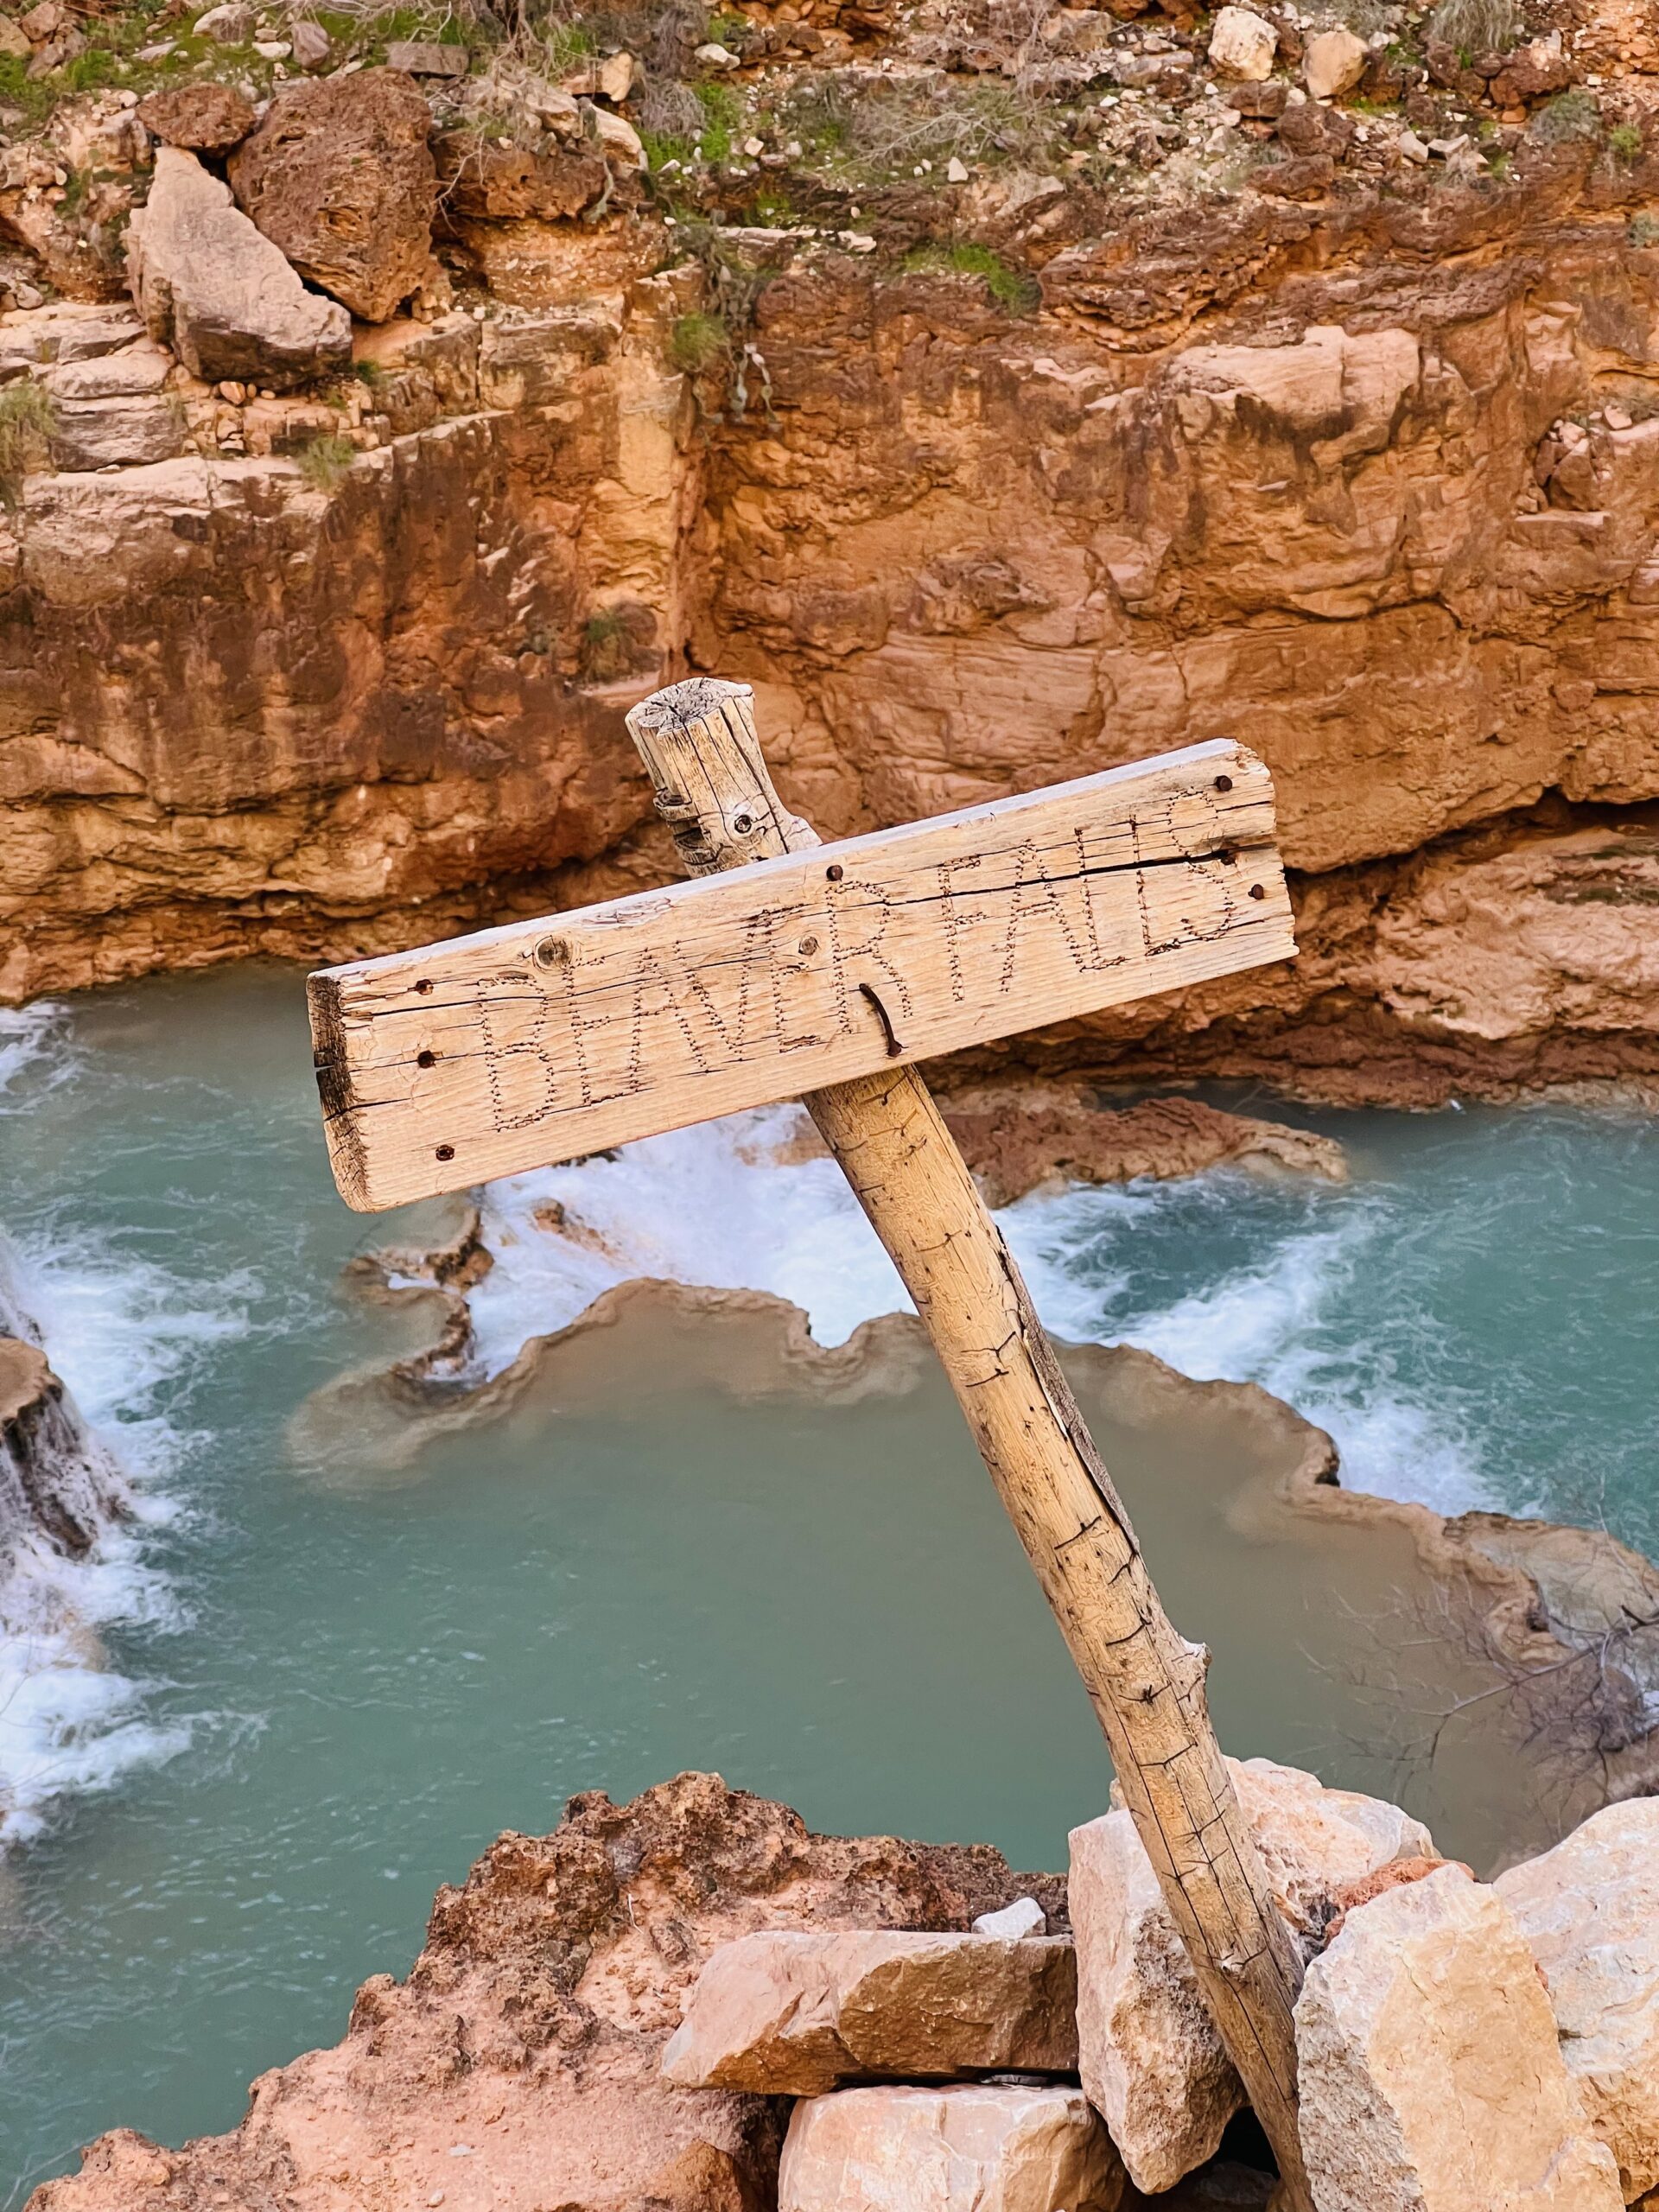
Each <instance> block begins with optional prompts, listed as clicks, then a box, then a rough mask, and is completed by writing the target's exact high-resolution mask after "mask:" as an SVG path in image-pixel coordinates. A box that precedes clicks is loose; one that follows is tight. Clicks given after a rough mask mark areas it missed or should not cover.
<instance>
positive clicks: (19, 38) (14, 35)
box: [0, 16, 35, 61]
mask: <svg viewBox="0 0 1659 2212" xmlns="http://www.w3.org/2000/svg"><path fill="white" fill-rule="evenodd" d="M34 51H35V49H34V48H33V47H32V46H31V45H30V44H29V33H28V32H27V31H26V30H24V29H22V28H21V26H20V25H18V24H17V23H16V22H13V20H12V18H11V17H10V16H0V54H11V55H12V56H14V58H15V59H16V60H19V61H27V60H29V56H30V55H31V54H33V53H34Z"/></svg>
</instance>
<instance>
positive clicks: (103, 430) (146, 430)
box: [48, 394, 185, 469]
mask: <svg viewBox="0 0 1659 2212" xmlns="http://www.w3.org/2000/svg"><path fill="white" fill-rule="evenodd" d="M184 441H185V418H184V412H183V410H182V409H181V408H180V407H178V406H177V405H175V403H174V402H173V401H172V400H170V399H168V398H166V397H162V396H161V395H159V394H152V395H150V396H149V397H142V396H130V395H126V394H118V395H115V396H113V397H109V398H105V399H66V400H60V402H59V403H58V404H57V406H56V407H55V408H54V422H53V427H52V433H51V436H50V439H49V441H48V442H49V444H50V446H51V449H52V461H53V465H54V467H58V468H67V469H89V468H111V467H116V468H134V467H144V466H145V465H146V464H147V463H149V462H150V461H171V460H172V459H173V458H174V456H175V454H181V453H182V452H183V450H184Z"/></svg>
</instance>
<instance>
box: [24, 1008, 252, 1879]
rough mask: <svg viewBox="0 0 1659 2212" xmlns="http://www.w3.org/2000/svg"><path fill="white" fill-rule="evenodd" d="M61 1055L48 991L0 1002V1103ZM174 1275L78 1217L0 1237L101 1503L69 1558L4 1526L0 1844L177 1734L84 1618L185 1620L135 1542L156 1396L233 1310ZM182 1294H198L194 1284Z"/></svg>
mask: <svg viewBox="0 0 1659 2212" xmlns="http://www.w3.org/2000/svg"><path fill="white" fill-rule="evenodd" d="M74 1064H75V1063H74V1058H73V1040H72V1039H71V1036H70V1033H69V1030H68V1026H67V1021H66V1020H65V1019H64V1018H63V1016H62V1014H61V1012H60V1009H59V1008H57V1007H50V1006H48V1007H31V1008H29V1009H27V1010H25V1012H24V1013H23V1014H21V1015H17V1014H0V1114H3V1113H7V1112H17V1111H22V1110H28V1109H29V1105H30V1104H32V1103H35V1101H37V1100H38V1097H39V1096H40V1094H41V1091H42V1090H49V1089H51V1088H53V1087H54V1086H55V1085H56V1084H58V1083H59V1082H60V1081H62V1080H64V1079H66V1078H67V1076H68V1075H69V1074H70V1073H71V1072H73V1067H74ZM25 1073H27V1074H28V1075H29V1077H30V1080H29V1086H28V1089H29V1096H28V1097H27V1098H26V1097H24V1096H21V1095H20V1088H19V1079H20V1078H21V1077H22V1076H23V1075H24V1074H25ZM183 1293H184V1286H182V1285H181V1283H179V1282H178V1281H175V1280H174V1279H173V1278H172V1277H171V1276H170V1275H169V1274H168V1273H167V1271H166V1270H165V1269H163V1268H160V1267H158V1266H156V1265H155V1264H154V1263H152V1262H149V1261H146V1260H143V1259H142V1258H135V1257H132V1256H130V1255H126V1254H122V1253H118V1252H117V1251H116V1250H114V1249H111V1247H109V1246H108V1245H106V1244H105V1243H101V1242H100V1240H99V1238H97V1237H96V1236H92V1235H90V1234H86V1233H76V1232H71V1233H67V1234H66V1233H63V1232H62V1231H60V1230H58V1229H57V1228H55V1227H54V1228H53V1229H51V1230H48V1231H47V1232H46V1233H44V1234H41V1233H40V1232H37V1233H36V1236H35V1238H34V1239H31V1240H29V1241H28V1242H25V1243H10V1244H8V1243H6V1242H5V1241H4V1240H3V1239H0V1328H3V1329H5V1330H7V1331H9V1332H10V1333H13V1334H17V1335H22V1336H25V1337H29V1338H33V1339H34V1340H35V1342H37V1343H40V1344H43V1345H44V1347H45V1349H46V1351H47V1353H48V1357H49V1358H50V1359H51V1361H52V1363H53V1366H54V1370H55V1371H56V1372H57V1373H58V1374H59V1375H60V1376H61V1378H62V1379H63V1381H64V1383H65V1384H66V1385H67V1389H68V1392H69V1394H70V1398H71V1400H72V1402H73V1421H74V1424H75V1427H76V1428H77V1429H78V1430H79V1433H80V1442H81V1446H82V1447H83V1448H84V1451H85V1454H86V1460H87V1462H88V1463H89V1464H91V1465H92V1466H93V1467H94V1468H95V1469H96V1471H97V1479H96V1484H95V1487H96V1488H97V1489H99V1490H101V1491H103V1493H104V1494H105V1496H106V1497H107V1498H108V1499H109V1501H110V1503H111V1506H112V1507H114V1508H115V1509H117V1510H116V1511H115V1512H112V1514H111V1517H110V1518H109V1519H107V1520H106V1521H105V1524H104V1525H103V1527H102V1528H101V1529H100V1530H99V1534H98V1536H97V1539H96V1541H95V1542H94V1544H93V1546H92V1549H91V1550H90V1552H88V1553H87V1554H86V1555H85V1556H83V1557H81V1558H79V1559H75V1558H70V1557H67V1556H66V1555H64V1554H62V1553H60V1552H59V1551H58V1550H56V1549H55V1548H54V1546H53V1545H52V1544H51V1543H50V1542H49V1541H47V1540H46V1538H45V1537H44V1536H43V1535H26V1534H19V1533H17V1532H13V1535H12V1539H11V1541H10V1544H9V1545H8V1547H7V1549H6V1551H5V1552H4V1553H3V1554H0V1847H4V1846H7V1845H15V1844H18V1843H22V1842H26V1841H28V1840H29V1838H31V1837H32V1836H35V1835H36V1834H39V1833H40V1831H41V1828H42V1827H44V1826H45V1824H46V1822H47V1821H48V1818H49V1817H50V1815H51V1813H52V1811H53V1809H54V1807H55V1806H56V1805H58V1804H60V1803H61V1802H62V1801H63V1800H65V1799H66V1798H67V1797H70V1796H78V1795H83V1794H85V1793H86V1792H88V1791H96V1790H104V1789H111V1788H113V1787H115V1786H116V1785H117V1783H119V1782H120V1780H121V1779H122V1778H123V1777H124V1776H125V1775H127V1774H129V1773H130V1772H131V1771H132V1770H134V1769H135V1768H136V1767H141V1766H149V1765H154V1764H157V1763H159V1762H161V1761H162V1760H165V1759H168V1758H174V1757H175V1756H176V1754H177V1753H178V1752H180V1751H182V1750H184V1749H185V1748H186V1746H187V1745H188V1743H189V1742H190V1741H191V1738H192V1733H193V1721H192V1720H191V1719H189V1718H180V1717H171V1716H169V1717H168V1719H164V1720H163V1719H156V1717H155V1716H154V1714H153V1713H151V1712H150V1711H149V1710H148V1709H147V1707H148V1704H149V1701H150V1700H152V1699H153V1696H154V1694H155V1690H156V1684H154V1683H153V1682H151V1681H147V1680H144V1679H140V1678H137V1677H136V1676H133V1675H127V1674H124V1673H122V1672H121V1671H120V1670H119V1669H117V1668H115V1667H114V1666H112V1665H111V1663H110V1661H109V1657H108V1655H107V1653H106V1651H105V1646H104V1643H103V1640H102V1634H101V1631H104V1630H108V1629H111V1628H116V1627H119V1628H122V1629H132V1628H135V1627H143V1628H148V1629H151V1630H164V1631H165V1630H178V1629H181V1628H182V1627H184V1626H186V1625H188V1616H187V1614H186V1611H185V1608H184V1607H183V1605H182V1604H181V1600H180V1597H179V1593H178V1592H177V1590H176V1589H175V1586H174V1585H173V1583H172V1582H171V1580H169V1578H168V1576H167V1575H166V1574H165V1573H163V1572H162V1569H161V1568H160V1567H158V1566H157V1564H156V1561H155V1560H154V1559H153V1558H152V1557H151V1556H150V1547H151V1539H152V1537H153V1535H154V1532H155V1530H156V1528H157V1527H158V1526H159V1525H160V1524H162V1523H165V1522H168V1521H171V1520H173V1519H175V1517H176V1516H177V1515H178V1513H179V1511H180V1507H179V1504H178V1502H177V1500H176V1499H175V1497H172V1496H170V1495H169V1494H168V1491H167V1490H166V1489H165V1488H164V1487H163V1486H162V1485H163V1484H164V1480H165V1478H166V1477H167V1476H168V1474H169V1473H170V1472H171V1471H173V1470H174V1469H175V1467H176V1465H177V1463H178V1460H179V1458H180V1456H181V1452H183V1450H184V1449H185V1448H186V1447H187V1446H188V1442H189V1441H190V1440H189V1439H188V1438H187V1437H185V1436H184V1435H182V1434H181V1433H180V1432H178V1431H177V1430H176V1429H175V1427H173V1426H172V1425H171V1424H170V1423H169V1422H168V1420H167V1419H166V1417H165V1416H164V1414H162V1411H161V1409H160V1406H159V1403H158V1399H159V1395H160V1393H161V1390H162V1385H163V1384H165V1383H168V1382H170V1381H172V1380H174V1379H175V1377H177V1376H179V1375H180V1374H181V1371H182V1370H184V1369H185V1367H186V1366H188V1363H189V1362H190V1361H191V1360H192V1359H193V1358H194V1357H197V1356H199V1355H200V1352H201V1351H203V1350H205V1349H206V1348H207V1347H208V1346H209V1345H211V1344H214V1343H216V1342H217V1341H219V1339H220V1338H223V1337H224V1336H226V1335H227V1334H231V1333H234V1332H239V1330H240V1329H241V1327H242V1326H243V1323H242V1321H241V1319H240V1317H239V1315H238V1313H237V1311H236V1309H235V1306H234V1304H233V1303H232V1304H227V1305H226V1306H220V1307H215V1308H207V1307H204V1306H201V1305H200V1303H199V1302H198V1303H197V1304H195V1305H194V1306H193V1305H191V1304H190V1303H188V1300H187V1297H186V1295H184V1294H183ZM190 1295H192V1296H194V1298H195V1299H196V1300H198V1301H199V1300H200V1286H199V1285H197V1286H193V1287H192V1291H191V1294H190ZM123 1513H124V1516H125V1517H118V1516H119V1515H121V1514H123Z"/></svg>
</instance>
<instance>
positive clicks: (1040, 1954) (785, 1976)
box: [663, 1929, 1077, 2096]
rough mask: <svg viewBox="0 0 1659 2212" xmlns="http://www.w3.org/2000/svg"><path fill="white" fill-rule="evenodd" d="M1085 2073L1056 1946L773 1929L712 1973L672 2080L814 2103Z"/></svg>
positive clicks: (671, 2056)
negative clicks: (888, 2082) (856, 2087)
mask: <svg viewBox="0 0 1659 2212" xmlns="http://www.w3.org/2000/svg"><path fill="white" fill-rule="evenodd" d="M1076 2066H1077V1966H1076V1960H1075V1956H1074V1954H1073V1952H1072V1948H1071V1944H1070V1943H1069V1942H1065V1941H1064V1940H1062V1939H1060V1938H1058V1937H1052V1938H1051V1937H1042V1938H1039V1939H1030V1940H1026V1941H1023V1942H1005V1941H1003V1940H1001V1938H999V1937H997V1936H949V1935H917V1934H913V1933H911V1932H908V1931H905V1930H900V1929H870V1930H868V1931H863V1930H859V1931H854V1932H841V1933H833V1934H829V1935H804V1934H800V1933H798V1932H796V1931H793V1930H789V1929H760V1930H758V1931H757V1932H756V1933H754V1934H753V1935H749V1936H740V1937H739V1938H738V1940H737V1941H736V1942H734V1943H728V1944H726V1945H724V1946H723V1947H722V1948H721V1949H720V1950H718V1951H716V1952H715V1955H714V1956H713V1957H712V1958H711V1959H710V1960H709V1963H708V1965H707V1966H706V1967H704V1968H703V1970H702V1974H701V1975H700V1976H699V1977H698V1980H697V1983H696V1987H695V1988H694V1989H693V1990H692V1992H691V1994H690V1998H689V1999H687V2001H686V2007H685V2017H684V2018H683V2020H682V2022H681V2024H680V2025H679V2027H678V2028H677V2031H675V2034H674V2036H673V2037H672V2039H671V2042H670V2044H669V2045H668V2048H667V2050H665V2051H664V2053H663V2075H664V2079H665V2080H666V2081H669V2082H673V2083H674V2084H675V2085H676V2086H677V2088H693V2089H702V2088H719V2089H753V2090H758V2091H760V2092H761V2093H762V2094H768V2095H772V2094H783V2095H791V2096H816V2095H819V2094H822V2093H823V2091H825V2090H828V2089H833V2088H837V2087H838V2086H839V2085H840V2084H841V2083H842V2082H855V2081H859V2080H867V2079H868V2078H869V2077H870V2076H872V2075H877V2076H880V2075H888V2076H892V2075H898V2076H899V2077H901V2078H902V2077H905V2076H910V2077H912V2078H916V2079H920V2080H924V2081H925V2080H928V2079H930V2078H931V2079H933V2080H948V2079H949V2078H950V2076H951V2075H959V2074H969V2073H978V2072H989V2071H993V2070H996V2069H1014V2070H1017V2071H1020V2072H1027V2073H1070V2072H1071V2071H1073V2070H1075V2069H1076Z"/></svg>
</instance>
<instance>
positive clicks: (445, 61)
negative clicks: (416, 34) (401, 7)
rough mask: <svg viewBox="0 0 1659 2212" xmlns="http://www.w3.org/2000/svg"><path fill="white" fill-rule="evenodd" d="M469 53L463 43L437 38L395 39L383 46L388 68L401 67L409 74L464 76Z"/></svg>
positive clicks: (416, 75)
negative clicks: (442, 40) (446, 42)
mask: <svg viewBox="0 0 1659 2212" xmlns="http://www.w3.org/2000/svg"><path fill="white" fill-rule="evenodd" d="M469 66H470V57H469V56H468V54H467V49H466V48H465V47H464V46H451V45H448V44H441V43H440V42H439V41H437V40H436V39H429V38H403V39H394V40H393V41H392V43H391V45H390V46H389V47H388V48H386V67H387V68H388V69H402V70H403V71H404V73H406V74H407V75H409V76H410V77H464V76H465V75H466V74H467V69H468V67H469Z"/></svg>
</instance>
